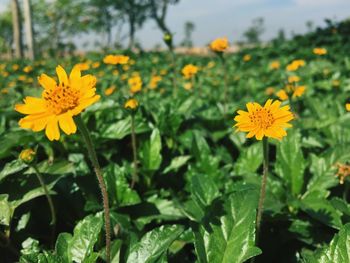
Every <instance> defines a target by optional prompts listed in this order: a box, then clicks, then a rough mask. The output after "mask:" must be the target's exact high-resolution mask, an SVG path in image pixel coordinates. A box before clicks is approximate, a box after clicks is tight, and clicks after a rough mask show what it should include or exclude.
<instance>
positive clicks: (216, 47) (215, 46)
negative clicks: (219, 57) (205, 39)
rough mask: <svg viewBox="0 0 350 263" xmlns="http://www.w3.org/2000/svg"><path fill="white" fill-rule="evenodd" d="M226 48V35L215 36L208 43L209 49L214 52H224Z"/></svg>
mask: <svg viewBox="0 0 350 263" xmlns="http://www.w3.org/2000/svg"><path fill="white" fill-rule="evenodd" d="M227 48H228V40H227V38H226V37H224V38H217V39H215V40H214V41H212V42H211V43H210V49H211V50H212V51H214V52H224V51H225V50H226V49H227Z"/></svg>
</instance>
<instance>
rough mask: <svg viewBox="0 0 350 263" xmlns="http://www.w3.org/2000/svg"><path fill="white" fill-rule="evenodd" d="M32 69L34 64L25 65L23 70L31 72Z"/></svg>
mask: <svg viewBox="0 0 350 263" xmlns="http://www.w3.org/2000/svg"><path fill="white" fill-rule="evenodd" d="M31 71H33V67H32V66H25V67H24V68H23V72H25V73H29V72H31Z"/></svg>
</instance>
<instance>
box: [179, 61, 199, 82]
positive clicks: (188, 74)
mask: <svg viewBox="0 0 350 263" xmlns="http://www.w3.org/2000/svg"><path fill="white" fill-rule="evenodd" d="M181 72H182V75H184V77H185V79H190V78H192V77H194V76H195V75H196V74H197V72H198V67H196V66H195V65H193V64H188V65H186V66H184V67H183V68H182V70H181Z"/></svg>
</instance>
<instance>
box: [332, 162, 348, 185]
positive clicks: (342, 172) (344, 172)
mask: <svg viewBox="0 0 350 263" xmlns="http://www.w3.org/2000/svg"><path fill="white" fill-rule="evenodd" d="M337 166H338V172H337V174H336V175H335V176H336V177H339V183H340V184H344V181H345V179H346V177H348V176H349V175H350V165H346V164H340V163H337Z"/></svg>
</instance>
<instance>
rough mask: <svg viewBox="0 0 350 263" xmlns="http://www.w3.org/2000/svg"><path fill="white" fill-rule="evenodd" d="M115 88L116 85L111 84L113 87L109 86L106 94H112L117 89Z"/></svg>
mask: <svg viewBox="0 0 350 263" xmlns="http://www.w3.org/2000/svg"><path fill="white" fill-rule="evenodd" d="M115 89H116V87H115V86H111V87H109V88H107V89H106V90H105V95H106V96H110V95H112V94H113V92H114V91H115Z"/></svg>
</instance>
